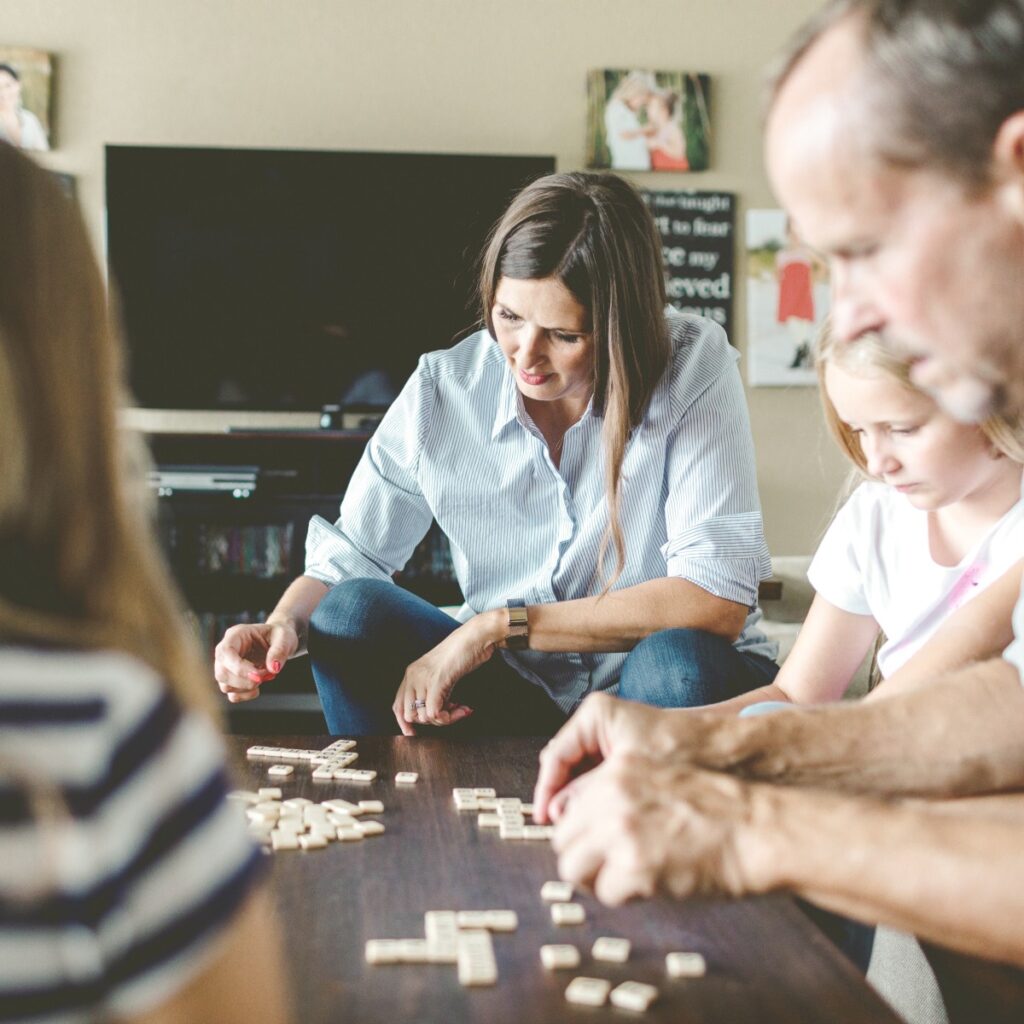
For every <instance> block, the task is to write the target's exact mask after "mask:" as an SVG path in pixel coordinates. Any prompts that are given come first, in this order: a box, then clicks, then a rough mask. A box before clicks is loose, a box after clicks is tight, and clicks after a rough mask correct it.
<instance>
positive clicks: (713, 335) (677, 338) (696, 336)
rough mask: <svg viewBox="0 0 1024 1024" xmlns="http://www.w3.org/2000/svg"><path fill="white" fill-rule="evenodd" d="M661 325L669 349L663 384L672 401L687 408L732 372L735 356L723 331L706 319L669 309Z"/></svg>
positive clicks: (736, 355)
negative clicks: (663, 328) (665, 377)
mask: <svg viewBox="0 0 1024 1024" xmlns="http://www.w3.org/2000/svg"><path fill="white" fill-rule="evenodd" d="M665 323H666V326H667V328H668V335H669V344H670V348H671V357H670V362H669V367H668V371H667V374H666V376H667V384H668V387H669V389H670V391H671V393H672V396H673V401H674V402H675V403H676V404H679V403H681V404H682V405H683V406H687V405H689V404H691V403H692V402H693V401H694V400H695V399H696V398H697V397H698V396H699V395H700V394H702V393H703V392H704V391H705V390H706V389H707V388H709V387H710V386H711V385H712V384H713V383H714V382H715V381H716V380H718V379H719V378H720V377H721V376H722V375H723V374H725V373H729V372H732V371H733V369H734V368H735V366H736V362H737V360H738V359H739V353H738V352H737V351H736V350H735V349H734V348H733V347H732V345H730V344H729V339H728V337H727V336H726V333H725V330H724V328H722V326H721V325H720V324H716V323H715V322H714V321H712V320H708V319H707V318H706V317H702V316H695V315H694V314H692V313H680V312H679V311H678V310H674V309H669V310H666V312H665Z"/></svg>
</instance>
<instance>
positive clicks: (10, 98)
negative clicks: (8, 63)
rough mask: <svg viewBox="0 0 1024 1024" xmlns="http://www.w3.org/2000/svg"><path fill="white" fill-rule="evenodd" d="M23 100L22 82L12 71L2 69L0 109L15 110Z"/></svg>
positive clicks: (0, 77) (0, 72) (0, 76)
mask: <svg viewBox="0 0 1024 1024" xmlns="http://www.w3.org/2000/svg"><path fill="white" fill-rule="evenodd" d="M20 100H21V82H19V81H18V80H17V79H16V78H15V77H14V76H13V75H12V74H11V73H10V72H8V71H0V110H13V109H15V108H16V107H17V106H18V102H19V101H20Z"/></svg>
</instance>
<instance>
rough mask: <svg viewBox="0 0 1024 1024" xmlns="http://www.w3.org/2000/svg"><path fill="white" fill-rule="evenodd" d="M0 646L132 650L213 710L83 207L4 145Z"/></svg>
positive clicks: (0, 169) (180, 692)
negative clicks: (124, 420) (157, 511)
mask: <svg viewBox="0 0 1024 1024" xmlns="http://www.w3.org/2000/svg"><path fill="white" fill-rule="evenodd" d="M0 195H2V196H3V204H4V214H3V217H2V218H0V565H2V566H3V567H4V570H3V573H2V574H0V642H3V643H7V644H15V643H16V644H25V645H28V646H47V647H53V646H56V647H61V648H72V649H74V648H78V649H107V650H117V651H122V652H126V653H128V654H131V655H134V656H135V657H137V658H139V659H140V660H141V661H143V662H145V663H147V664H149V665H150V666H152V668H153V669H155V670H156V671H157V672H158V673H159V674H160V675H161V676H162V677H164V678H165V679H166V680H167V681H168V683H169V685H170V687H171V689H172V690H173V691H174V692H175V694H176V695H177V696H178V697H179V698H180V700H181V701H182V702H183V703H184V704H187V705H192V706H197V705H199V706H205V707H207V708H210V707H212V695H211V693H210V690H209V688H207V687H206V686H205V685H204V673H203V671H202V667H201V663H200V660H199V652H198V647H197V645H196V644H195V642H194V639H193V637H192V636H191V635H190V634H189V632H188V630H187V628H186V626H185V616H184V609H183V607H182V606H181V604H180V603H179V600H178V599H177V597H176V594H175V591H174V589H173V587H172V585H171V582H170V579H169V576H168V573H167V571H166V568H165V567H164V564H163V560H162V558H161V556H160V553H159V549H158V547H157V544H156V541H155V538H154V536H153V532H152V523H151V521H150V517H149V516H148V515H147V514H145V513H144V512H143V511H142V508H141V506H142V505H143V504H144V502H143V500H142V497H141V492H142V488H143V487H144V483H143V479H142V478H141V477H140V474H139V473H138V472H136V473H135V474H134V475H132V474H129V472H128V466H129V465H130V464H134V466H135V467H136V470H137V469H138V467H139V466H140V465H141V464H143V462H144V461H145V459H144V456H143V453H142V452H141V442H140V441H139V439H138V438H137V437H135V436H128V435H125V434H122V433H120V432H119V431H118V428H117V422H116V417H117V405H118V400H119V399H121V398H123V397H124V390H123V367H122V355H121V349H120V345H119V343H118V340H117V336H116V333H115V331H114V329H113V325H112V322H111V315H110V310H109V308H108V305H107V302H106V296H105V292H104V287H103V280H102V278H101V275H100V271H99V268H98V266H97V264H96V260H95V257H94V255H93V252H92V249H91V247H90V244H89V239H88V236H87V233H86V230H85V226H84V224H83V222H82V219H81V216H80V214H79V213H78V209H77V207H76V206H75V205H74V204H73V202H72V201H71V200H69V199H68V198H66V196H65V195H64V194H63V193H62V192H61V190H60V188H59V187H58V185H57V183H56V182H55V181H54V180H53V178H52V177H51V176H50V175H49V174H48V173H47V172H46V171H44V170H42V169H40V168H39V167H37V166H36V165H35V164H33V163H32V162H31V161H30V160H29V159H27V158H26V157H24V156H22V155H21V154H20V153H18V152H17V151H16V150H15V149H14V147H12V146H9V145H7V144H0Z"/></svg>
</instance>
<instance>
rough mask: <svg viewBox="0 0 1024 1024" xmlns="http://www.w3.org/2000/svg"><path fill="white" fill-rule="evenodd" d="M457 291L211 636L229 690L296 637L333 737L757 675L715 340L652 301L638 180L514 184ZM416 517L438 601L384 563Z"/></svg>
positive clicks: (707, 692)
mask: <svg viewBox="0 0 1024 1024" xmlns="http://www.w3.org/2000/svg"><path fill="white" fill-rule="evenodd" d="M480 302H481V310H482V313H483V319H484V324H485V329H483V330H480V331H478V332H477V333H475V334H473V335H472V336H470V337H468V338H466V339H465V340H463V341H462V342H460V343H459V344H457V345H456V346H454V347H453V348H451V349H448V350H446V351H442V352H432V353H428V354H427V355H425V356H423V357H422V359H421V361H420V364H419V367H418V368H417V370H416V372H415V373H414V374H413V376H412V378H411V379H410V380H409V382H408V383H407V384H406V386H405V388H404V390H403V392H402V394H401V395H400V396H399V398H398V399H397V401H396V402H395V403H394V405H393V406H392V407H391V409H390V410H389V412H388V414H387V416H386V417H385V418H384V420H383V422H382V423H381V425H380V427H379V428H378V430H377V432H376V433H375V434H374V437H373V439H372V440H371V441H370V443H369V445H368V446H367V449H366V452H365V454H364V457H363V459H362V461H361V462H360V464H359V466H358V468H357V469H356V471H355V473H354V475H353V477H352V480H351V483H350V484H349V487H348V491H347V493H346V495H345V499H344V501H343V503H342V506H341V515H340V518H339V519H338V521H337V523H335V524H334V525H331V524H329V523H327V522H325V521H324V520H322V519H319V518H316V519H314V520H313V522H312V524H311V527H310V532H309V538H308V541H307V560H306V573H305V575H304V576H302V577H300V579H299V580H297V581H296V582H295V583H293V584H292V586H291V587H290V588H289V589H288V591H287V592H286V593H285V595H284V596H283V597H282V599H281V601H280V602H279V604H278V606H277V608H276V609H275V610H274V612H273V613H272V614H271V615H270V617H269V618H268V621H267V622H266V623H263V624H259V625H243V626H234V627H232V628H231V629H230V630H229V631H228V632H227V633H226V635H225V637H224V639H223V640H222V641H221V643H220V644H219V645H218V648H217V652H216V666H215V672H216V677H217V680H218V682H219V683H220V686H221V689H222V690H223V691H224V692H225V693H226V694H227V695H228V698H229V700H234V701H239V700H248V699H251V698H253V697H255V696H256V695H257V694H258V693H259V686H260V685H261V684H262V683H263V682H265V681H266V680H268V679H271V678H273V677H274V676H275V675H276V674H277V672H278V671H279V670H280V666H281V664H282V663H283V662H284V661H285V659H287V658H289V657H293V656H294V655H296V654H298V653H300V652H301V651H302V650H303V649H304V648H306V647H307V645H308V649H309V652H310V655H311V657H312V659H313V670H314V674H315V676H316V680H317V687H318V689H319V692H320V697H321V702H322V704H323V707H324V711H325V714H326V717H327V724H328V728H329V729H330V731H331V732H332V733H344V734H359V733H380V732H385V731H393V730H394V722H391V721H389V718H390V715H389V711H390V713H391V714H393V715H394V719H395V721H397V724H398V728H399V729H400V730H401V731H402V732H403V733H405V734H407V735H411V734H412V733H413V732H414V729H415V727H416V726H417V725H433V726H447V725H452V724H455V723H457V722H462V721H464V720H466V719H468V717H469V715H470V714H471V712H472V713H473V722H472V728H473V731H476V732H479V733H484V734H501V733H528V734H539V733H550V732H552V731H554V730H555V729H556V728H557V727H558V726H559V725H560V723H561V722H563V721H564V720H565V717H566V716H567V715H568V714H570V713H571V712H572V711H573V709H574V708H575V707H576V705H577V704H578V703H579V701H580V700H582V699H583V697H584V696H585V695H586V694H587V693H589V692H591V691H594V690H610V691H612V692H615V691H616V690H617V691H618V692H619V693H620V695H622V696H624V697H630V698H632V699H636V700H643V701H646V702H648V703H654V704H660V705H662V706H688V705H690V704H700V703H707V702H708V700H710V699H723V698H724V697H726V696H732V695H735V694H736V693H740V692H743V691H744V690H747V689H750V688H752V687H754V686H758V685H761V684H763V683H766V682H770V681H771V679H772V678H773V677H774V673H775V671H776V666H775V663H774V662H773V661H772V660H771V658H772V655H773V654H774V650H773V647H772V645H769V644H768V643H767V642H766V641H765V639H764V637H763V636H762V635H761V634H760V633H759V632H758V631H757V630H756V628H755V623H756V617H757V616H758V615H759V614H760V613H759V612H756V606H757V585H758V581H759V579H762V578H764V577H765V576H766V575H767V574H768V571H769V560H768V553H767V550H766V548H765V543H764V537H763V533H762V526H761V514H760V509H759V505H758V499H757V486H756V480H755V473H754V458H753V445H752V442H751V437H750V426H749V423H748V420H747V410H746V405H745V402H744V398H743V389H742V386H741V384H740V379H739V374H738V373H737V370H736V358H737V357H736V354H735V352H734V350H733V349H731V348H730V346H729V344H728V341H727V340H726V337H725V333H724V332H723V331H722V330H721V328H720V327H718V326H717V325H715V324H713V323H710V322H709V321H706V320H703V319H701V318H699V317H694V316H688V315H682V314H678V313H675V312H670V313H666V308H665V284H664V271H663V266H662V255H661V243H660V240H659V238H658V234H657V231H656V229H655V227H654V224H653V221H652V220H651V217H650V214H649V213H648V211H647V208H646V206H645V205H644V203H643V200H642V199H641V197H640V195H639V194H638V193H637V192H636V190H635V189H634V188H633V187H632V186H631V185H629V184H628V183H627V182H625V181H623V180H622V179H620V178H617V177H615V176H614V175H595V174H555V175H550V176H548V177H545V178H541V179H539V180H538V181H535V182H534V183H533V184H532V185H529V186H528V187H527V188H525V189H524V190H523V191H522V192H521V193H520V194H519V195H518V196H517V197H516V198H515V199H514V200H513V202H512V204H511V206H510V207H509V209H508V210H507V211H506V213H505V214H504V216H503V217H502V218H501V220H500V221H499V223H498V224H497V226H496V227H495V229H494V232H493V234H492V237H491V239H490V241H489V243H488V245H487V247H486V250H485V252H484V254H483V259H482V268H481V275H480ZM410 312H411V313H412V314H414V313H415V311H414V310H412V311H410ZM410 329H415V324H414V323H412V324H411V325H410ZM432 519H436V520H437V522H438V524H439V525H440V527H441V529H442V530H443V531H444V533H445V534H446V535H447V537H448V539H449V541H450V543H451V549H452V556H453V561H454V566H455V572H456V575H457V577H458V580H459V584H460V586H461V587H462V592H463V595H464V597H465V600H466V604H465V606H464V607H463V608H462V609H461V611H460V612H459V614H458V616H457V618H452V617H450V616H448V615H445V614H444V613H443V612H441V611H440V610H438V609H437V608H434V607H433V606H432V605H430V604H428V603H427V602H425V601H422V600H420V599H419V598H417V597H414V596H413V595H411V594H409V593H406V592H405V591H403V590H401V589H400V588H398V587H396V586H394V584H393V582H392V579H391V577H392V574H393V573H394V572H395V571H396V570H398V569H400V568H401V567H402V566H403V565H404V564H405V562H406V560H407V559H408V557H409V555H410V553H411V552H412V550H413V548H414V547H415V545H416V543H417V542H418V541H419V540H420V538H421V537H422V536H423V535H424V533H425V532H426V530H427V529H428V528H429V526H430V523H431V520H432ZM752 613H753V614H752ZM496 652H499V656H498V657H494V655H495V653H496ZM456 684H457V685H456ZM396 685H397V687H398V692H397V695H396V694H395V690H394V687H395V686H396ZM453 690H454V693H453ZM468 726H470V723H469V722H466V725H465V726H460V730H461V729H464V728H466V727H468Z"/></svg>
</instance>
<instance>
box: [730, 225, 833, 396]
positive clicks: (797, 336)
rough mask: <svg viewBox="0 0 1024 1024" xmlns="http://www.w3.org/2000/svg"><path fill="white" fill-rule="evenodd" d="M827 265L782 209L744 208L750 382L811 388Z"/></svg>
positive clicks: (826, 299)
mask: <svg viewBox="0 0 1024 1024" xmlns="http://www.w3.org/2000/svg"><path fill="white" fill-rule="evenodd" d="M829 299H830V296H829V279H828V267H827V266H826V265H825V263H824V261H823V260H822V259H821V258H820V257H819V256H818V255H817V253H815V252H814V251H813V250H812V249H809V248H808V247H807V245H805V244H804V242H803V241H802V239H801V238H800V236H799V235H798V233H797V231H796V228H795V226H794V225H793V223H792V222H791V221H790V219H789V218H788V217H787V216H786V214H785V213H784V212H783V211H782V210H748V211H747V328H748V331H749V338H748V350H747V374H748V380H749V382H750V384H751V385H752V386H755V387H763V386H792V385H805V386H808V387H815V386H816V385H817V376H816V374H815V372H814V365H813V358H812V352H813V350H814V340H815V338H816V337H817V334H818V331H819V330H820V329H821V325H822V322H823V321H824V319H825V317H826V316H827V315H828V311H829Z"/></svg>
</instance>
